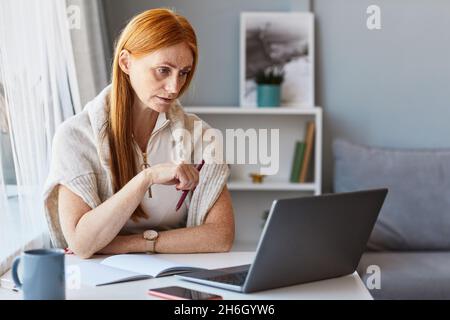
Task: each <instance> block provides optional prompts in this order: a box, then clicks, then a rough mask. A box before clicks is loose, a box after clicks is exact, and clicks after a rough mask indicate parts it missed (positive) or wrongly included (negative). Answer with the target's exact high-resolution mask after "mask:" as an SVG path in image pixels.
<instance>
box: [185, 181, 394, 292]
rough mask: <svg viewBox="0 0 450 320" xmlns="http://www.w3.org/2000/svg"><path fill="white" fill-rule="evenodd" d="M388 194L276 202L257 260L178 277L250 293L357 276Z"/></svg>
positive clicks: (378, 192) (371, 192)
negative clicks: (356, 272)
mask: <svg viewBox="0 0 450 320" xmlns="http://www.w3.org/2000/svg"><path fill="white" fill-rule="evenodd" d="M387 192H388V190H387V189H376V190H364V191H357V192H346V193H335V194H325V195H319V196H312V197H301V198H291V199H282V200H274V201H273V203H272V207H271V209H270V213H269V216H268V220H267V222H266V225H265V227H264V230H263V232H262V235H261V238H260V240H259V243H258V247H257V249H256V255H255V259H254V261H253V263H252V264H250V265H242V266H237V267H231V268H223V269H213V270H202V271H195V272H190V273H185V274H183V275H177V277H178V278H180V279H183V280H187V281H191V282H195V283H200V284H205V285H209V286H213V287H218V288H222V289H228V290H233V291H238V292H244V293H249V292H256V291H262V290H268V289H273V288H280V287H285V286H291V285H296V284H301V283H306V282H312V281H317V280H324V279H330V278H335V277H340V276H344V275H348V274H352V273H354V272H355V270H356V268H357V266H358V263H359V260H360V259H361V256H362V254H363V252H364V251H365V249H366V244H367V241H368V240H369V236H370V234H371V232H372V229H373V227H374V225H375V222H376V220H377V217H378V214H379V212H380V210H381V207H382V205H383V202H384V199H385V198H386V195H387Z"/></svg>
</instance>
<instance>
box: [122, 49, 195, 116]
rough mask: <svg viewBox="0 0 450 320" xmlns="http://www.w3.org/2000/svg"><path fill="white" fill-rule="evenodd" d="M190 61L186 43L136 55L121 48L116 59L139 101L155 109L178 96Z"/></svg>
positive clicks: (161, 108) (165, 107)
mask: <svg viewBox="0 0 450 320" xmlns="http://www.w3.org/2000/svg"><path fill="white" fill-rule="evenodd" d="M193 62H194V58H193V55H192V51H191V50H190V48H189V47H188V45H187V44H186V43H179V44H176V45H174V46H171V47H167V48H162V49H159V50H157V51H154V52H152V53H150V54H147V55H144V56H141V57H139V58H138V57H134V56H132V55H131V54H130V53H129V52H128V51H127V50H122V52H121V54H120V59H119V65H120V67H121V69H122V70H123V71H124V72H125V73H127V74H128V75H129V77H130V82H131V86H132V87H133V90H134V92H135V94H136V96H137V98H138V99H139V100H140V102H141V104H142V105H143V106H144V107H149V108H151V109H153V110H155V111H158V112H167V111H168V110H169V108H170V106H171V105H172V103H173V102H174V101H175V99H176V98H178V94H179V93H180V90H181V88H182V87H183V85H184V84H185V82H186V79H187V77H188V74H189V72H191V69H192V64H193ZM135 98H136V97H135Z"/></svg>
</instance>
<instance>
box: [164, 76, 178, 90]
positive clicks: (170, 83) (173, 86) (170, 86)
mask: <svg viewBox="0 0 450 320" xmlns="http://www.w3.org/2000/svg"><path fill="white" fill-rule="evenodd" d="M180 80H181V79H180V77H179V76H178V75H174V76H172V77H170V78H169V79H168V80H167V82H166V88H165V89H166V91H167V92H168V93H170V94H178V92H179V91H180V89H181V85H182V83H181V81H180Z"/></svg>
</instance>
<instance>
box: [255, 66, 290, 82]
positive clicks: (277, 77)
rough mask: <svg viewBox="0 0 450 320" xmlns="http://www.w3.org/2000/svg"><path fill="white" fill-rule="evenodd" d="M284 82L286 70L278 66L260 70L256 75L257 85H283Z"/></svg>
mask: <svg viewBox="0 0 450 320" xmlns="http://www.w3.org/2000/svg"><path fill="white" fill-rule="evenodd" d="M283 81H284V70H283V69H282V68H279V67H277V66H272V67H269V68H266V69H264V70H260V71H259V72H257V74H256V78H255V82H256V83H257V84H278V85H279V84H281V83H283Z"/></svg>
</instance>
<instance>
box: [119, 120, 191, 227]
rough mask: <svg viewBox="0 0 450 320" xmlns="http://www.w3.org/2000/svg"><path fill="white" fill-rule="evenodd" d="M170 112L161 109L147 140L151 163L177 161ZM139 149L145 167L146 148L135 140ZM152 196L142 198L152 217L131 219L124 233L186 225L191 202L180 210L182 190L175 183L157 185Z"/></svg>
mask: <svg viewBox="0 0 450 320" xmlns="http://www.w3.org/2000/svg"><path fill="white" fill-rule="evenodd" d="M169 122H170V120H168V119H167V118H166V114H165V113H164V112H161V113H160V114H159V116H158V119H157V120H156V124H155V128H154V129H153V132H152V134H151V136H150V139H149V140H148V143H147V149H146V153H147V163H148V164H150V166H152V165H155V164H159V163H166V162H175V160H174V156H173V153H172V152H171V151H172V148H170V147H168V146H170V143H171V131H170V127H169ZM134 147H135V150H136V167H137V168H138V170H142V165H143V164H144V157H143V155H142V150H141V149H140V147H139V145H138V144H137V142H136V141H135V142H134ZM151 189H152V197H151V198H149V196H148V193H146V194H145V196H144V198H143V199H142V201H141V206H142V209H143V210H144V212H145V213H146V214H147V216H148V218H147V219H143V218H140V219H139V221H137V222H134V221H133V220H131V219H130V220H128V222H127V223H126V224H125V226H124V227H123V228H122V230H121V233H122V234H130V233H142V232H144V231H145V230H148V229H156V230H170V229H176V228H181V227H183V226H185V225H186V217H187V212H188V207H187V201H184V203H183V205H182V206H181V208H180V209H179V210H178V211H175V207H176V204H177V202H178V200H179V199H180V197H181V195H182V191H178V190H177V189H176V188H175V186H173V185H170V186H166V185H159V184H158V185H153V186H152V187H151Z"/></svg>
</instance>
